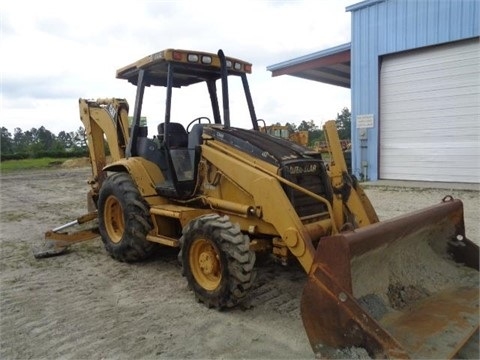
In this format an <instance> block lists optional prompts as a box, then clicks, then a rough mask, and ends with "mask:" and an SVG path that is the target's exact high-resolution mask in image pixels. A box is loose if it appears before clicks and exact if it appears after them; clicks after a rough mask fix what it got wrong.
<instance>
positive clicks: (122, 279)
mask: <svg viewBox="0 0 480 360" xmlns="http://www.w3.org/2000/svg"><path fill="white" fill-rule="evenodd" d="M89 171H90V170H89V168H87V167H81V168H71V169H66V168H57V169H49V170H42V171H28V172H15V173H9V174H3V175H2V176H1V198H0V200H1V202H0V205H1V212H0V226H1V227H0V239H1V242H0V246H1V252H0V358H1V359H56V358H62V359H153V358H156V359H159V358H161V359H167V358H175V359H187V358H190V359H274V358H275V359H311V358H313V357H314V355H313V352H312V350H311V348H310V345H309V343H308V339H307V337H306V334H305V331H304V329H303V325H302V321H301V317H300V311H299V300H300V297H301V292H302V288H303V285H304V283H305V279H306V277H305V275H304V273H303V272H302V270H301V269H300V268H298V267H295V266H291V267H282V266H280V265H276V264H271V265H264V266H262V267H259V268H258V275H257V280H256V285H255V287H254V290H253V292H252V294H251V300H250V305H251V307H250V308H249V309H240V308H239V309H233V310H229V311H223V312H218V311H215V310H212V309H210V310H209V309H207V308H205V306H203V305H202V304H199V303H197V302H195V300H194V296H193V294H192V293H191V292H190V291H189V290H188V289H187V285H186V280H185V278H183V277H182V275H181V273H180V268H179V265H178V263H177V259H176V255H177V254H176V252H175V251H172V250H165V251H164V253H163V254H162V256H159V257H158V258H155V259H153V260H151V261H148V262H144V263H137V264H125V263H120V262H117V261H115V260H113V259H112V258H110V257H109V256H108V255H107V254H106V253H105V250H104V249H103V245H102V243H101V240H100V239H97V240H94V241H91V242H88V243H84V244H78V245H76V246H74V247H72V250H71V251H70V252H69V253H68V254H67V255H64V256H59V257H54V258H48V259H42V260H36V259H34V257H33V256H32V253H31V246H32V245H33V244H34V243H35V242H38V241H39V240H40V239H41V238H42V237H43V234H44V232H45V231H46V230H48V229H50V228H53V227H56V226H58V225H61V224H64V223H66V222H69V221H71V220H74V219H75V218H76V217H77V216H80V215H82V214H83V213H85V210H86V192H87V190H88V185H87V183H86V179H87V178H88V176H89ZM366 192H367V194H368V196H369V197H370V199H371V201H372V203H373V205H374V207H375V209H376V210H377V212H378V214H379V216H380V218H381V219H388V218H391V217H394V216H397V215H400V214H404V213H407V212H410V211H413V210H416V209H420V208H423V207H425V206H429V205H432V204H436V203H438V202H440V201H441V199H442V198H443V197H444V196H445V195H452V196H453V197H455V198H460V199H461V200H463V202H464V206H465V221H466V230H467V236H468V237H469V238H471V239H472V240H474V241H476V242H478V241H479V240H480V233H479V218H480V216H479V208H480V206H479V204H480V194H479V192H478V191H450V190H440V189H404V188H386V187H367V188H366Z"/></svg>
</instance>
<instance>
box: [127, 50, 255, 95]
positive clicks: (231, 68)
mask: <svg viewBox="0 0 480 360" xmlns="http://www.w3.org/2000/svg"><path fill="white" fill-rule="evenodd" d="M226 64H227V71H228V74H232V75H241V74H244V73H251V72H252V64H250V63H247V62H245V61H242V60H239V59H235V58H232V57H226ZM169 65H173V69H174V71H173V83H172V86H174V87H181V86H188V85H192V84H195V83H198V82H202V81H207V80H216V79H219V78H220V77H221V65H220V58H219V56H218V55H217V54H213V53H207V52H202V51H193V50H178V49H166V50H163V51H159V52H157V53H154V54H152V55H148V56H146V57H144V58H142V59H140V60H138V61H136V62H134V63H132V64H130V65H127V66H125V67H123V68H121V69H118V70H117V78H118V79H125V80H128V81H129V82H130V83H132V84H134V85H137V79H138V73H139V72H140V70H142V69H143V70H145V74H144V79H145V81H146V85H157V86H167V78H168V68H169Z"/></svg>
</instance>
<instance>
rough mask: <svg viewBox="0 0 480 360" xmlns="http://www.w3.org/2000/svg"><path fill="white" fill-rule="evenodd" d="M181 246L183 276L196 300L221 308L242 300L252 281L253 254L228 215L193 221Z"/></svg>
mask: <svg viewBox="0 0 480 360" xmlns="http://www.w3.org/2000/svg"><path fill="white" fill-rule="evenodd" d="M180 244H181V252H180V254H179V258H180V260H181V263H182V267H183V273H184V275H185V276H186V278H187V281H188V285H189V287H190V288H191V289H192V290H193V292H194V293H195V296H196V297H197V299H198V300H199V301H201V302H203V303H204V304H205V305H206V306H207V307H216V308H218V309H222V308H230V307H233V306H235V305H237V304H239V303H241V302H242V301H243V300H245V298H246V296H247V294H248V292H249V290H250V288H251V285H252V283H253V279H254V270H253V266H254V263H255V253H254V252H253V251H251V250H250V248H249V238H248V236H246V235H244V234H242V233H241V232H240V228H239V227H238V226H234V225H233V224H232V223H231V222H230V221H229V219H228V217H227V216H223V217H220V216H219V215H217V214H211V215H206V216H201V217H199V218H197V219H194V220H192V221H191V222H190V223H189V224H188V225H187V226H186V227H185V229H184V230H183V236H182V237H181V239H180Z"/></svg>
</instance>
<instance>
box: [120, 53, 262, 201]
mask: <svg viewBox="0 0 480 360" xmlns="http://www.w3.org/2000/svg"><path fill="white" fill-rule="evenodd" d="M251 68H252V65H251V64H250V63H247V62H245V61H242V60H239V59H235V58H231V57H225V55H224V54H223V51H222V50H219V51H218V53H217V54H213V53H206V52H198V51H190V50H176V49H166V50H163V51H160V52H158V53H155V54H152V55H149V56H147V57H145V58H142V59H140V60H138V61H136V62H134V63H133V64H130V65H128V66H125V67H123V68H121V69H119V70H118V71H117V78H119V79H125V80H128V81H129V82H130V83H132V84H133V85H136V87H137V93H136V99H135V109H134V113H133V120H132V126H131V130H130V140H129V142H128V145H127V149H126V154H127V157H133V156H141V157H144V158H146V159H147V160H150V161H152V162H154V163H155V164H157V165H158V166H159V167H160V169H161V171H162V173H163V174H164V177H165V181H164V182H163V183H161V184H156V190H157V192H158V194H159V195H162V196H167V197H171V198H179V199H182V198H188V197H189V196H191V195H192V194H193V192H194V190H195V183H196V175H197V165H198V161H199V159H200V147H199V145H201V144H202V133H203V127H204V126H209V124H211V125H213V124H216V125H219V126H221V127H223V128H229V127H230V117H229V103H228V85H227V77H228V76H230V75H233V76H237V77H240V78H241V80H242V84H243V89H244V93H245V96H246V100H247V104H248V107H249V112H250V115H251V118H252V125H253V128H254V130H258V124H257V120H256V116H255V111H254V108H253V101H252V98H251V94H250V89H249V87H248V82H247V78H246V74H247V73H251ZM218 80H221V86H222V95H223V98H222V103H223V119H222V116H221V114H220V107H219V101H218V96H217V85H216V84H217V81H218ZM201 82H203V83H205V84H206V87H207V90H208V94H209V98H210V104H211V109H212V114H213V119H212V120H210V118H208V117H198V118H195V119H194V120H192V121H191V122H190V123H189V124H188V125H187V127H184V126H183V125H182V124H180V123H178V122H172V121H170V119H171V107H172V89H173V88H182V87H186V86H190V85H193V84H197V83H201ZM150 86H160V87H164V88H165V89H166V102H165V118H164V121H163V122H161V123H160V124H159V125H158V128H157V130H158V133H157V135H155V137H154V139H149V138H147V137H146V135H145V133H144V132H142V131H141V126H140V118H141V115H142V114H141V113H142V104H143V99H144V92H145V89H146V88H148V87H150Z"/></svg>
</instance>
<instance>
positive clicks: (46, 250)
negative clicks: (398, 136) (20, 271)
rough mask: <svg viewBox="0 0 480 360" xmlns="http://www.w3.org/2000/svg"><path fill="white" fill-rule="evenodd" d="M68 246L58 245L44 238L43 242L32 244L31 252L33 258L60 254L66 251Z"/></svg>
mask: <svg viewBox="0 0 480 360" xmlns="http://www.w3.org/2000/svg"><path fill="white" fill-rule="evenodd" d="M68 248H69V246H68V245H67V246H59V245H58V243H56V242H55V241H52V240H44V241H43V243H41V244H38V245H34V246H32V253H33V256H34V257H35V259H44V258H48V257H53V256H58V255H62V254H65V253H67V252H68Z"/></svg>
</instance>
